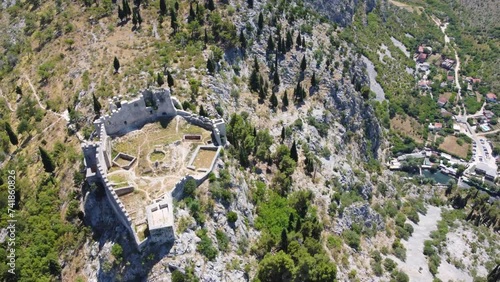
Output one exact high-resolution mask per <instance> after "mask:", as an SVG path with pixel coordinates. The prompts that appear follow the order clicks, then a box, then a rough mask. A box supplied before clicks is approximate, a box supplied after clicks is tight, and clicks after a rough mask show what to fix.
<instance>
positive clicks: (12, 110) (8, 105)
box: [0, 89, 15, 112]
mask: <svg viewBox="0 0 500 282" xmlns="http://www.w3.org/2000/svg"><path fill="white" fill-rule="evenodd" d="M0 96H1V97H2V98H4V99H5V103H6V104H7V108H9V110H10V111H11V112H14V111H15V110H14V108H12V106H11V105H10V103H9V100H8V99H7V97H5V96H4V95H3V91H2V89H0Z"/></svg>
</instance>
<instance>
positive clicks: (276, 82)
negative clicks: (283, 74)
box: [273, 70, 280, 86]
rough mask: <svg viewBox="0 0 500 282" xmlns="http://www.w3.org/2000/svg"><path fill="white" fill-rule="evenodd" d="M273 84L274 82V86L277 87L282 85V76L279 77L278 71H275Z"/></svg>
mask: <svg viewBox="0 0 500 282" xmlns="http://www.w3.org/2000/svg"><path fill="white" fill-rule="evenodd" d="M273 82H274V85H275V86H278V85H280V76H279V74H278V70H275V71H274V75H273Z"/></svg>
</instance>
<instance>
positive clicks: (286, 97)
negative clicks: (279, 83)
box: [281, 91, 288, 108]
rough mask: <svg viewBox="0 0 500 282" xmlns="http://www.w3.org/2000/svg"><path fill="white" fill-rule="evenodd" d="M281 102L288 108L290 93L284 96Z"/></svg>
mask: <svg viewBox="0 0 500 282" xmlns="http://www.w3.org/2000/svg"><path fill="white" fill-rule="evenodd" d="M281 102H282V103H283V107H285V108H287V107H288V93H286V91H285V93H284V94H283V98H282V99H281Z"/></svg>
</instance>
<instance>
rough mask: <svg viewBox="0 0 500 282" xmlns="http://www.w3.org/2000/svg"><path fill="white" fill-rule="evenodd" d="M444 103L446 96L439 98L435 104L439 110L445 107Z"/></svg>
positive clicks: (446, 99) (446, 100) (446, 101)
mask: <svg viewBox="0 0 500 282" xmlns="http://www.w3.org/2000/svg"><path fill="white" fill-rule="evenodd" d="M446 103H448V98H446V96H441V97H439V99H438V102H437V104H438V106H439V107H441V108H442V107H444V106H445V105H446Z"/></svg>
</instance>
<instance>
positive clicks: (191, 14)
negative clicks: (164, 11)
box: [188, 2, 196, 23]
mask: <svg viewBox="0 0 500 282" xmlns="http://www.w3.org/2000/svg"><path fill="white" fill-rule="evenodd" d="M195 18H196V14H195V13H194V10H193V2H191V3H189V18H188V23H190V22H192V21H193V20H194V19H195Z"/></svg>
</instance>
